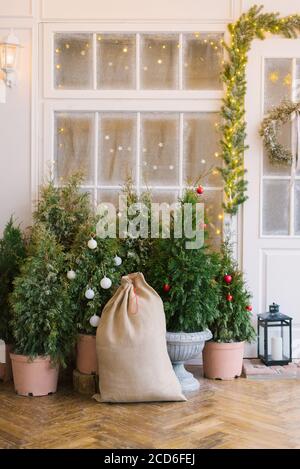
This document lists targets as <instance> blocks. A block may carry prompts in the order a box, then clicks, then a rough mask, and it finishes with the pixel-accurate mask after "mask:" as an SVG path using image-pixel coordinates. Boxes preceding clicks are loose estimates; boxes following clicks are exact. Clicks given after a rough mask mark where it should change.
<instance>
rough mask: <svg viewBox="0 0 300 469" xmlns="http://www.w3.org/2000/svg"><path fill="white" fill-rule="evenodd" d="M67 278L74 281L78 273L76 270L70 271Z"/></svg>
mask: <svg viewBox="0 0 300 469" xmlns="http://www.w3.org/2000/svg"><path fill="white" fill-rule="evenodd" d="M67 278H68V279H69V280H74V278H76V272H74V270H69V271H68V272H67Z"/></svg>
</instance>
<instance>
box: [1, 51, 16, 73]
mask: <svg viewBox="0 0 300 469" xmlns="http://www.w3.org/2000/svg"><path fill="white" fill-rule="evenodd" d="M4 49H5V61H4V67H5V68H6V69H10V70H14V69H15V68H16V65H17V64H16V61H17V47H16V46H12V45H6V46H5V47H4Z"/></svg>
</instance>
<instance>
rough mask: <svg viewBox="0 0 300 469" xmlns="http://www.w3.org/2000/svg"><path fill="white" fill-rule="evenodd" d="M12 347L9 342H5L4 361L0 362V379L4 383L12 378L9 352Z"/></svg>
mask: <svg viewBox="0 0 300 469" xmlns="http://www.w3.org/2000/svg"><path fill="white" fill-rule="evenodd" d="M12 348H13V346H12V345H11V344H5V355H6V363H0V380H1V381H4V383H6V382H7V381H11V380H12V369H11V359H10V352H11V351H12Z"/></svg>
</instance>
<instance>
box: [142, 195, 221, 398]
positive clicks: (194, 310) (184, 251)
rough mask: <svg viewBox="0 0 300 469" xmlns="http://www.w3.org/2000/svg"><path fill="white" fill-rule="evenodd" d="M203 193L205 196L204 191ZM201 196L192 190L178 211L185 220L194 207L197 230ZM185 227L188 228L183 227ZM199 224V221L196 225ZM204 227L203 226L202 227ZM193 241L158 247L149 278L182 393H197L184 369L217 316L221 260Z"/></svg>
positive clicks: (167, 242)
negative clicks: (188, 207)
mask: <svg viewBox="0 0 300 469" xmlns="http://www.w3.org/2000/svg"><path fill="white" fill-rule="evenodd" d="M202 192H203V191H202ZM202 192H201V193H200V191H199V190H194V189H190V190H187V191H186V192H185V194H184V196H183V198H182V200H181V201H180V203H179V209H178V210H176V211H175V213H174V216H173V223H174V220H175V219H176V217H179V220H183V213H184V210H185V209H184V206H185V204H190V205H191V206H192V208H193V209H192V218H193V220H192V225H193V229H194V230H195V228H196V226H195V224H196V221H197V218H196V204H197V203H198V202H201V195H202ZM182 223H184V222H183V221H182ZM197 223H198V221H197ZM201 224H202V225H204V220H202V221H201ZM191 241H193V239H192V238H190V237H187V236H186V235H185V234H184V230H183V236H182V237H178V238H177V237H175V236H174V226H173V227H171V237H170V239H161V238H160V239H157V240H156V242H155V243H154V247H153V253H152V256H151V260H150V268H149V271H148V275H147V278H149V281H150V284H151V285H152V286H153V287H154V288H155V289H156V291H157V292H158V293H159V295H160V296H161V298H162V300H163V302H164V309H165V314H166V321H167V330H168V332H167V346H168V352H169V355H170V358H171V361H172V363H173V367H174V370H175V373H176V375H177V377H178V379H179V381H180V383H181V387H182V390H183V391H184V392H187V391H195V390H197V389H198V388H199V382H198V381H197V380H196V379H195V378H194V377H193V375H192V373H189V372H188V371H187V370H186V369H185V368H184V362H186V361H187V360H189V359H191V358H193V357H195V356H197V355H199V354H200V353H201V351H202V348H203V346H204V343H205V341H206V340H209V339H210V338H211V337H212V335H211V332H210V331H209V330H208V329H207V327H208V324H210V323H211V322H212V321H213V319H215V318H216V316H217V314H218V310H217V305H218V302H219V287H218V285H217V282H216V281H215V277H216V274H217V271H218V256H216V255H215V254H214V253H210V252H208V250H207V248H206V247H205V246H204V245H201V246H200V247H199V246H197V247H196V246H195V248H192V249H191V248H190V249H189V248H188V243H189V242H191Z"/></svg>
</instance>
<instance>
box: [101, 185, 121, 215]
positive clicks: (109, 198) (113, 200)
mask: <svg viewBox="0 0 300 469" xmlns="http://www.w3.org/2000/svg"><path fill="white" fill-rule="evenodd" d="M119 195H121V190H118V189H101V190H99V191H98V197H97V202H98V204H100V203H110V204H113V205H114V206H115V207H116V210H118V209H119Z"/></svg>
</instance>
